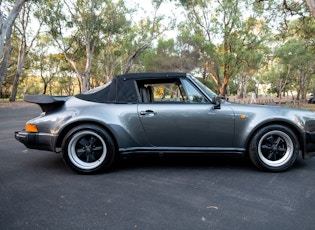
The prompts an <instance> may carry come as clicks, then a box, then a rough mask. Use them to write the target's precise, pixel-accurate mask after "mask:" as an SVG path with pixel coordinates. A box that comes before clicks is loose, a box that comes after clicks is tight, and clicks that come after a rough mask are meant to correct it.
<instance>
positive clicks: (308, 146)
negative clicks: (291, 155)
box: [303, 132, 315, 159]
mask: <svg viewBox="0 0 315 230" xmlns="http://www.w3.org/2000/svg"><path fill="white" fill-rule="evenodd" d="M305 142H306V143H305V151H304V155H303V158H304V159H308V158H311V157H313V156H315V132H306V139H305Z"/></svg>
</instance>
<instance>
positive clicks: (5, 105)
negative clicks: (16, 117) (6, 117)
mask: <svg viewBox="0 0 315 230" xmlns="http://www.w3.org/2000/svg"><path fill="white" fill-rule="evenodd" d="M32 107H33V108H37V107H38V105H36V104H32V103H27V102H24V101H17V102H7V101H0V110H1V109H19V108H32Z"/></svg>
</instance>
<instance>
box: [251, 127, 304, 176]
mask: <svg viewBox="0 0 315 230" xmlns="http://www.w3.org/2000/svg"><path fill="white" fill-rule="evenodd" d="M299 151H300V145H299V141H298V138H297V137H296V135H295V134H294V132H293V131H292V130H291V129H290V128H288V127H286V126H282V125H269V126H266V127H264V128H262V129H260V130H259V131H258V132H257V133H256V134H254V136H253V138H252V139H251V141H250V144H249V157H250V159H251V161H252V162H253V163H254V165H256V166H257V167H258V168H259V169H261V170H264V171H271V172H280V171H284V170H286V169H288V168H290V167H291V166H292V165H293V164H294V162H295V160H296V158H297V156H298V153H299Z"/></svg>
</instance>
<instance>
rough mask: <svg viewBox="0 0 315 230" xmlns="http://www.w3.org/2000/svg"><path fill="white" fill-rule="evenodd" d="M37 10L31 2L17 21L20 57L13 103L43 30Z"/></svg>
mask: <svg viewBox="0 0 315 230" xmlns="http://www.w3.org/2000/svg"><path fill="white" fill-rule="evenodd" d="M36 10H37V5H36V3H35V4H34V3H31V2H28V3H26V4H25V5H24V6H23V8H22V11H21V13H20V14H19V16H18V17H17V20H16V25H15V28H16V31H17V35H18V40H19V45H18V47H17V48H18V57H17V60H16V74H15V78H14V81H13V85H12V92H11V95H10V99H9V100H10V101H11V102H12V101H15V98H16V95H17V89H18V85H19V81H20V77H21V74H22V71H23V66H24V62H25V59H26V57H27V55H28V53H29V52H30V49H31V48H32V46H33V43H34V41H35V39H36V38H37V36H38V34H39V33H40V30H41V21H38V20H37V19H39V18H40V16H39V15H38V14H37V15H36V13H37V12H36ZM34 16H35V17H34ZM34 21H36V22H38V25H37V26H35V30H34ZM36 27H37V28H36Z"/></svg>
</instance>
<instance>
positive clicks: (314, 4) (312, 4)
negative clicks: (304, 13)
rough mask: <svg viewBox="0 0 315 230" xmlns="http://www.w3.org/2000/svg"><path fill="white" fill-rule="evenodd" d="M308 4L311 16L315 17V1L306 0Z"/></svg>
mask: <svg viewBox="0 0 315 230" xmlns="http://www.w3.org/2000/svg"><path fill="white" fill-rule="evenodd" d="M306 4H307V6H308V8H309V10H310V12H311V15H312V16H313V17H315V0H306Z"/></svg>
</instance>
